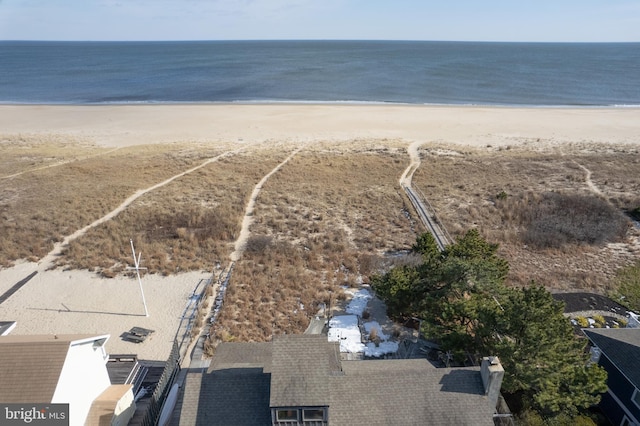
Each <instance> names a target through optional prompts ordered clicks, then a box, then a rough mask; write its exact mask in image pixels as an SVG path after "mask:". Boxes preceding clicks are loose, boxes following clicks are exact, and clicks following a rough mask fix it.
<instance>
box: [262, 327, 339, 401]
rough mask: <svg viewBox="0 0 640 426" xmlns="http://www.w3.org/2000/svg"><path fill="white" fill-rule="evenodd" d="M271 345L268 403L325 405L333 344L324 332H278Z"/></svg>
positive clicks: (332, 356) (333, 364)
mask: <svg viewBox="0 0 640 426" xmlns="http://www.w3.org/2000/svg"><path fill="white" fill-rule="evenodd" d="M272 345H273V352H272V359H271V399H270V406H271V407H288V406H323V405H327V404H328V402H329V380H328V378H329V375H330V373H332V371H331V368H332V367H333V366H336V362H332V360H334V359H336V358H337V353H336V347H335V344H331V343H328V342H327V336H324V335H281V336H274V338H273V342H272Z"/></svg>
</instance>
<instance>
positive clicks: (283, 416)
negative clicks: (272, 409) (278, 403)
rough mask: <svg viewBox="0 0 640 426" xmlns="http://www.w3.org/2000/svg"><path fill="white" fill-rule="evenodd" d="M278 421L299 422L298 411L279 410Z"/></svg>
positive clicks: (277, 412)
mask: <svg viewBox="0 0 640 426" xmlns="http://www.w3.org/2000/svg"><path fill="white" fill-rule="evenodd" d="M276 419H277V420H278V421H279V422H297V421H298V410H291V409H286V410H277V411H276Z"/></svg>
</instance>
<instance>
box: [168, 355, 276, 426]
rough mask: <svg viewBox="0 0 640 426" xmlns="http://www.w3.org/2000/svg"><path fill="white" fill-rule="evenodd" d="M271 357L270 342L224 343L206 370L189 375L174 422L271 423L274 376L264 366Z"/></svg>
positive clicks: (213, 424)
mask: <svg viewBox="0 0 640 426" xmlns="http://www.w3.org/2000/svg"><path fill="white" fill-rule="evenodd" d="M270 360H271V344H270V343H221V344H220V345H218V347H217V349H216V354H215V357H214V359H213V362H212V364H211V368H209V371H208V372H207V373H205V374H202V373H201V372H191V373H189V374H188V375H187V377H186V380H185V384H184V386H183V393H182V395H181V398H180V401H179V407H178V408H179V419H178V422H176V421H172V423H171V424H179V425H210V426H217V425H219V426H229V425H234V426H260V425H270V424H271V414H270V412H269V384H270V381H271V376H270V374H268V373H265V372H264V371H263V368H262V366H263V365H265V364H269V363H270ZM174 420H175V419H174Z"/></svg>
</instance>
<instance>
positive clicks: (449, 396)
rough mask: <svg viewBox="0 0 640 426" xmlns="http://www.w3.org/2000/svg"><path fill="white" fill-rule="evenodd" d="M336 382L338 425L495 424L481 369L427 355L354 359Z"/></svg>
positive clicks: (332, 411)
mask: <svg viewBox="0 0 640 426" xmlns="http://www.w3.org/2000/svg"><path fill="white" fill-rule="evenodd" d="M342 366H343V369H344V373H345V375H344V377H334V378H332V380H331V388H332V389H331V404H330V407H329V416H330V420H331V421H330V423H331V424H336V425H347V424H348V425H353V426H356V425H363V426H364V425H470V426H471V425H473V426H476V425H478V426H481V425H487V426H492V425H493V409H492V407H490V404H489V401H488V399H487V398H486V397H485V396H484V386H483V385H482V378H481V377H480V368H479V367H474V368H435V367H433V366H432V365H431V364H430V363H429V362H428V361H427V360H426V359H412V360H373V361H348V362H344V363H342Z"/></svg>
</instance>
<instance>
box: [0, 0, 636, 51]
mask: <svg viewBox="0 0 640 426" xmlns="http://www.w3.org/2000/svg"><path fill="white" fill-rule="evenodd" d="M263 39H265V40H273V39H276V40H277V39H294V40H306V39H313V40H318V39H319V40H456V41H543V42H611V41H633V42H640V0H482V1H481V0H0V40H263Z"/></svg>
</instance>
